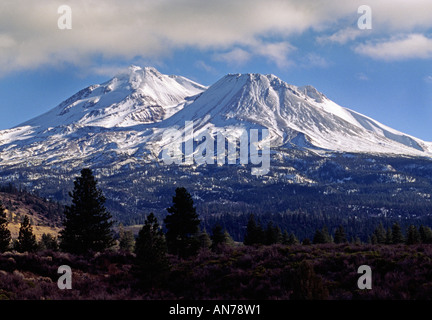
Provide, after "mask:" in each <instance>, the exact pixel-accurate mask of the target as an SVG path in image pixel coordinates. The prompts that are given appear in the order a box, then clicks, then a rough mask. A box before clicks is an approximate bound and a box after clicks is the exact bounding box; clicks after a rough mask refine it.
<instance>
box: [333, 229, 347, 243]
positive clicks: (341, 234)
mask: <svg viewBox="0 0 432 320" xmlns="http://www.w3.org/2000/svg"><path fill="white" fill-rule="evenodd" d="M334 242H335V243H345V242H347V237H346V234H345V230H344V228H343V227H342V226H339V227H338V228H337V229H336V231H335V236H334Z"/></svg>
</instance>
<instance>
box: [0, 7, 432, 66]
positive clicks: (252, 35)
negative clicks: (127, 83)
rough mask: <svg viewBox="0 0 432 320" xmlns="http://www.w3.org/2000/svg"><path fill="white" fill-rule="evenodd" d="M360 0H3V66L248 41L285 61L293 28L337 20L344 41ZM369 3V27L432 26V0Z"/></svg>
mask: <svg viewBox="0 0 432 320" xmlns="http://www.w3.org/2000/svg"><path fill="white" fill-rule="evenodd" d="M65 3H66V4H69V5H70V7H71V9H72V30H59V29H58V27H57V20H58V19H59V17H60V15H59V14H58V13H57V8H58V7H59V6H60V5H63V4H65ZM361 4H363V3H362V1H360V0H347V1H340V0H328V1H317V0H304V1H299V0H266V1H264V0H236V1H232V0H218V1H199V0H123V1H116V0H87V1H65V0H38V1H28V0H14V1H1V2H0V30H1V33H0V74H4V73H6V72H8V71H14V70H19V69H29V68H37V67H39V66H41V65H61V64H63V63H65V62H67V63H72V64H76V65H79V66H83V65H88V63H89V61H92V59H93V58H94V57H102V58H105V59H106V60H108V59H113V58H119V57H120V58H124V59H131V58H135V57H141V58H143V59H155V58H156V59H163V58H164V57H165V56H167V55H170V54H171V53H172V52H173V50H176V49H178V48H185V47H193V48H198V49H205V50H213V51H214V52H225V53H228V52H232V51H233V50H234V48H242V49H243V50H246V51H248V50H249V49H251V51H252V54H253V56H260V57H265V58H267V59H269V60H271V61H273V62H274V63H276V64H277V65H278V66H286V65H289V64H290V60H289V59H288V56H289V54H290V52H291V51H292V50H293V47H292V46H291V45H290V43H289V39H290V37H291V36H298V35H301V34H302V33H303V32H305V31H308V30H314V31H319V32H326V31H327V30H334V28H335V27H341V25H342V27H341V29H345V31H344V32H342V31H341V32H340V33H336V34H334V35H330V37H329V39H330V41H336V42H340V43H345V42H347V41H349V40H350V39H353V38H355V37H357V36H358V35H357V34H356V32H355V31H353V30H351V31H349V30H347V28H346V25H353V23H355V22H356V19H357V18H358V14H357V8H358V7H359V6H360V5H361ZM371 8H372V14H373V21H374V29H375V28H377V29H379V30H381V31H382V32H388V33H390V32H394V31H395V30H399V31H400V32H402V31H403V32H405V33H412V32H423V31H424V29H425V28H431V27H432V19H430V12H432V1H430V0H411V1H405V0H404V1H403V0H394V1H392V2H391V4H389V2H388V0H375V1H373V3H372V4H371ZM347 21H348V22H347ZM414 30H415V31H414ZM323 37H325V36H323ZM270 39H273V40H270ZM275 39H277V40H275ZM256 44H261V45H263V47H262V48H259V47H257V45H256ZM234 53H235V54H237V55H238V54H239V53H240V51H237V52H234ZM227 58H229V57H227ZM232 58H235V56H234V57H232ZM243 58H244V57H243ZM239 59H240V58H239ZM239 61H240V60H239Z"/></svg>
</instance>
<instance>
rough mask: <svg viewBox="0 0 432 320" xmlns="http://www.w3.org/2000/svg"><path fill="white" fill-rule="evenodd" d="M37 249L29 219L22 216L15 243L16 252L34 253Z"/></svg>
mask: <svg viewBox="0 0 432 320" xmlns="http://www.w3.org/2000/svg"><path fill="white" fill-rule="evenodd" d="M36 249H37V242H36V236H35V235H34V234H33V228H32V225H31V222H30V219H29V217H28V216H27V215H26V216H24V219H23V221H22V222H21V227H20V230H19V234H18V241H17V242H16V250H17V251H18V252H34V251H36Z"/></svg>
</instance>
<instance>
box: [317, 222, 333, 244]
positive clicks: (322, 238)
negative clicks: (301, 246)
mask: <svg viewBox="0 0 432 320" xmlns="http://www.w3.org/2000/svg"><path fill="white" fill-rule="evenodd" d="M330 242H332V239H331V236H330V234H329V232H328V229H327V226H324V227H323V228H322V229H321V230H316V231H315V235H314V238H313V243H314V244H319V243H330Z"/></svg>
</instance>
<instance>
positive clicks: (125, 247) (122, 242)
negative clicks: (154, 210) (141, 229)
mask: <svg viewBox="0 0 432 320" xmlns="http://www.w3.org/2000/svg"><path fill="white" fill-rule="evenodd" d="M134 243H135V239H134V235H133V233H132V231H130V230H125V229H124V227H123V225H122V224H121V225H120V229H119V249H120V250H121V251H124V252H132V251H133V250H134Z"/></svg>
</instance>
